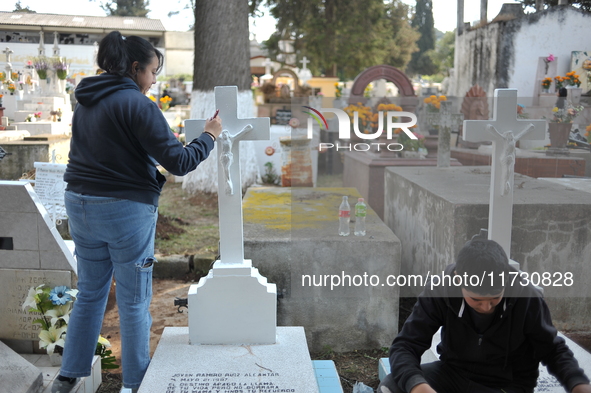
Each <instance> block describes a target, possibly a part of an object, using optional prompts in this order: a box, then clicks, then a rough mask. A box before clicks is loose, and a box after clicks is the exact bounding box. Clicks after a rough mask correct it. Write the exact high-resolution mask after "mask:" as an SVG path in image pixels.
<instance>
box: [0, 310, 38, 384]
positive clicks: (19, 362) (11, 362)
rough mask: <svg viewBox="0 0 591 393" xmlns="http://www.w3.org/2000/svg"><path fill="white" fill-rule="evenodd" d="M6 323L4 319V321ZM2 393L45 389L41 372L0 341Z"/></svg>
mask: <svg viewBox="0 0 591 393" xmlns="http://www.w3.org/2000/svg"><path fill="white" fill-rule="evenodd" d="M2 320H3V321H4V319H2ZM0 359H2V361H1V362H0V393H35V392H39V391H41V389H42V388H43V376H42V375H41V371H40V370H39V369H38V368H37V367H35V366H33V365H32V364H31V363H29V362H27V361H26V360H25V359H23V358H22V357H21V356H20V355H19V354H18V353H16V352H14V351H13V350H12V349H10V348H9V347H8V346H7V345H6V344H4V343H3V342H2V341H0Z"/></svg>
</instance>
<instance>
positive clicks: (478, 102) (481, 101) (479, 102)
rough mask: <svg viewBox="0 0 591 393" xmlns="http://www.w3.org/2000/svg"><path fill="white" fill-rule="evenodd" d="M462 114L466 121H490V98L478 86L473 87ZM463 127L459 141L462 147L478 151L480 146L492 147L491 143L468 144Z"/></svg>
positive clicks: (464, 103)
mask: <svg viewBox="0 0 591 393" xmlns="http://www.w3.org/2000/svg"><path fill="white" fill-rule="evenodd" d="M460 113H462V114H463V115H464V119H465V120H488V119H489V112H488V97H487V96H486V92H485V91H484V90H483V89H482V87H480V86H479V85H478V84H476V85H474V86H472V87H471V88H470V90H468V92H467V93H466V95H465V97H464V101H462V108H461V109H460ZM462 135H463V126H461V127H460V134H459V135H458V141H459V144H460V146H461V147H467V148H469V149H478V146H480V145H490V144H491V142H468V141H465V140H464V139H463V138H462Z"/></svg>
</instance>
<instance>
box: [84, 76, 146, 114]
mask: <svg viewBox="0 0 591 393" xmlns="http://www.w3.org/2000/svg"><path fill="white" fill-rule="evenodd" d="M128 89H129V90H137V91H139V90H140V89H139V87H138V86H137V84H136V83H135V82H134V81H133V80H132V79H130V78H128V77H125V76H119V75H115V74H109V73H104V74H101V75H98V76H91V77H88V78H84V79H82V80H81V81H80V83H79V84H78V86H77V87H76V91H75V92H74V95H75V97H76V100H77V101H78V103H80V104H81V105H83V106H86V107H91V106H94V105H96V104H97V103H98V102H99V101H101V100H103V99H105V98H106V97H108V96H110V95H111V94H113V93H115V92H117V91H121V90H128Z"/></svg>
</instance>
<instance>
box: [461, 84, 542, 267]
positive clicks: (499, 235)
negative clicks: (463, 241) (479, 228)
mask: <svg viewBox="0 0 591 393" xmlns="http://www.w3.org/2000/svg"><path fill="white" fill-rule="evenodd" d="M463 138H464V140H465V141H469V142H485V141H492V164H491V180H490V181H491V187H490V204H489V210H488V238H489V239H491V240H494V241H496V242H497V243H499V244H500V245H501V246H502V247H503V249H504V250H505V253H506V254H507V256H508V257H509V258H511V228H512V221H513V177H514V167H515V154H516V147H515V144H516V143H517V141H518V140H520V139H524V140H544V139H545V138H546V121H545V120H529V119H525V120H520V119H518V118H517V89H496V90H495V95H494V109H493V118H492V119H491V120H464V133H463Z"/></svg>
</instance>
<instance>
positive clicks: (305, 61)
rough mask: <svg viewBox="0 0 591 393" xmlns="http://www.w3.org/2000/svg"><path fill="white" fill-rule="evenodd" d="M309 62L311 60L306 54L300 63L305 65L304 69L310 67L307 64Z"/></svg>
mask: <svg viewBox="0 0 591 393" xmlns="http://www.w3.org/2000/svg"><path fill="white" fill-rule="evenodd" d="M309 62H310V60H308V58H307V57H306V56H304V58H303V59H302V60H300V63H302V64H303V66H304V67H303V68H302V71H303V70H307V69H308V68H307V67H306V66H307V65H308V63H309Z"/></svg>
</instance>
